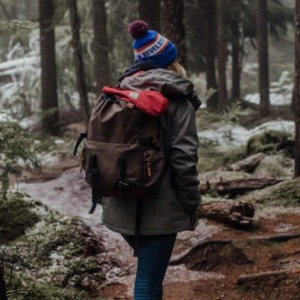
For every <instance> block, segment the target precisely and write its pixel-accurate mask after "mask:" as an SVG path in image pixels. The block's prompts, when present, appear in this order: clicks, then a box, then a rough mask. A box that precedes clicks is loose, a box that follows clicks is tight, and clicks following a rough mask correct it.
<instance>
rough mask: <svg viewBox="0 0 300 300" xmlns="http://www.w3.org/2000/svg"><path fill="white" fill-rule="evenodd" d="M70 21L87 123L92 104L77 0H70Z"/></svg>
mask: <svg viewBox="0 0 300 300" xmlns="http://www.w3.org/2000/svg"><path fill="white" fill-rule="evenodd" d="M68 4H69V9H70V22H71V29H72V46H73V51H74V64H75V72H76V82H77V89H78V93H79V98H80V109H81V113H82V116H83V120H84V123H85V124H86V125H87V124H88V121H89V117H90V105H89V101H88V95H87V88H86V82H85V71H84V64H83V55H82V48H81V40H80V20H79V16H78V10H77V0H69V2H68Z"/></svg>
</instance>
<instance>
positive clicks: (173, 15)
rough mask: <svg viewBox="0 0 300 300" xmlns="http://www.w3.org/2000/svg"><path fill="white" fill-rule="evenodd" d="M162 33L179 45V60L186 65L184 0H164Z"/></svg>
mask: <svg viewBox="0 0 300 300" xmlns="http://www.w3.org/2000/svg"><path fill="white" fill-rule="evenodd" d="M161 20H162V22H161V26H162V34H163V35H164V36H166V37H167V38H168V39H170V40H171V41H172V42H173V43H174V44H175V45H176V47H177V50H178V60H179V62H180V63H181V64H182V65H183V66H184V67H186V61H187V60H186V44H185V25H184V2H183V0H178V1H176V2H175V1H173V0H164V1H163V4H162V9H161Z"/></svg>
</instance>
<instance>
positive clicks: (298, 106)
mask: <svg viewBox="0 0 300 300" xmlns="http://www.w3.org/2000/svg"><path fill="white" fill-rule="evenodd" d="M295 22H296V24H295V32H296V34H295V103H294V105H295V132H296V135H295V177H298V176H300V0H296V16H295Z"/></svg>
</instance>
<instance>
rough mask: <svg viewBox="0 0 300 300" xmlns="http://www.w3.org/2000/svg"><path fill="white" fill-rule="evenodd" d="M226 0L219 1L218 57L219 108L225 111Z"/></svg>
mask: <svg viewBox="0 0 300 300" xmlns="http://www.w3.org/2000/svg"><path fill="white" fill-rule="evenodd" d="M224 1H225V0H218V1H217V36H218V42H217V57H218V80H219V93H218V96H219V103H218V109H219V110H220V111H224V110H225V108H226V107H227V105H228V103H227V87H226V52H225V51H226V43H225V27H224V26H225V22H224Z"/></svg>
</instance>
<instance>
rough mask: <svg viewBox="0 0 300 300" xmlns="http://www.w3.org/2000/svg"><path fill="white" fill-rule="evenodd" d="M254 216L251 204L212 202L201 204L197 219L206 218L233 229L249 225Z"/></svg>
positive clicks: (229, 201) (227, 201)
mask: <svg viewBox="0 0 300 300" xmlns="http://www.w3.org/2000/svg"><path fill="white" fill-rule="evenodd" d="M254 214H255V208H254V206H253V204H252V203H244V202H240V201H234V200H226V201H213V202H210V203H205V204H202V205H201V206H200V207H199V209H198V216H199V218H207V219H210V220H214V221H218V222H222V223H225V224H228V225H233V226H235V227H236V226H237V227H245V226H249V225H251V224H252V223H253V216H254Z"/></svg>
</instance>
